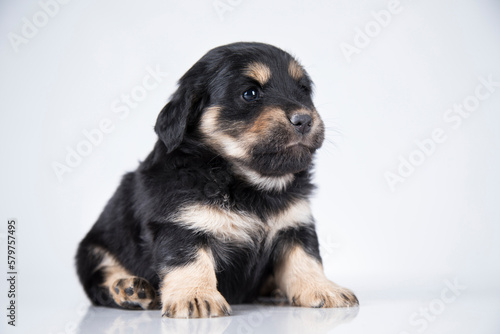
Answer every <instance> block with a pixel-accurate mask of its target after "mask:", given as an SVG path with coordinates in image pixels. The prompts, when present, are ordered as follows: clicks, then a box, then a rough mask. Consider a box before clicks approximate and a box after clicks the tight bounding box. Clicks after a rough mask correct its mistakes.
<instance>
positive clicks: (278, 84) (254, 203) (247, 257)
mask: <svg viewBox="0 0 500 334" xmlns="http://www.w3.org/2000/svg"><path fill="white" fill-rule="evenodd" d="M290 60H292V57H291V56H290V55H289V54H287V53H285V52H284V51H282V50H280V49H278V48H275V47H273V46H270V45H266V44H260V43H236V44H231V45H227V46H223V47H219V48H216V49H213V50H211V51H210V52H208V53H207V54H206V55H205V56H204V57H203V58H201V59H200V60H199V61H198V62H197V63H196V64H195V65H194V66H193V67H192V68H191V69H190V70H189V71H188V72H187V73H186V74H185V75H184V76H183V77H182V78H181V79H180V80H179V87H178V89H177V91H176V92H175V93H174V94H173V96H172V98H171V100H170V102H169V103H168V104H167V105H166V106H165V107H164V108H163V110H162V111H161V112H160V114H159V116H158V119H157V123H156V126H155V131H156V133H157V134H158V137H159V140H158V142H157V143H156V144H155V146H154V148H153V151H152V152H151V153H150V154H149V156H148V157H147V158H146V159H145V160H144V161H143V162H142V163H141V164H140V166H139V167H138V169H137V170H136V171H134V172H131V173H128V174H126V175H125V176H124V177H123V179H122V182H121V184H120V186H119V188H118V189H117V191H116V193H115V194H114V195H113V197H112V198H111V199H110V201H109V202H108V203H107V205H106V207H105V209H104V211H103V212H102V214H101V215H100V217H99V218H98V220H97V222H96V223H95V225H94V226H93V227H92V229H91V230H90V232H89V233H88V234H87V235H86V236H85V238H84V239H83V240H82V242H81V243H80V246H79V248H78V252H77V255H76V261H77V270H78V276H79V278H80V280H81V283H82V285H83V287H84V289H85V292H86V293H87V295H88V297H89V298H90V300H91V301H92V302H93V303H94V304H95V305H106V306H113V307H116V306H117V305H116V304H115V303H114V301H113V299H112V298H111V297H110V296H109V294H108V292H107V291H106V289H104V288H102V287H100V284H101V283H102V280H103V274H102V272H101V270H96V267H97V266H98V265H99V263H100V261H101V260H102V258H101V257H100V256H99V255H95V254H94V253H92V250H93V249H94V248H95V247H96V246H98V247H100V248H102V249H105V250H106V251H108V252H109V253H110V254H112V255H113V256H114V257H115V258H116V259H117V260H118V261H119V262H120V263H121V264H122V265H123V267H125V268H126V269H127V270H128V271H130V272H131V273H133V274H134V275H136V276H139V277H143V278H145V279H147V280H148V281H149V282H150V283H151V284H152V285H153V287H154V288H155V289H158V288H159V283H160V280H161V277H159V272H160V271H161V270H162V269H165V268H176V267H179V266H182V265H185V264H187V263H189V262H191V261H193V259H194V257H195V255H196V251H197V250H198V249H199V248H200V247H207V248H210V249H211V251H212V253H213V255H214V258H215V261H216V263H217V272H216V276H217V284H218V286H217V288H218V290H219V291H220V292H221V293H222V295H223V296H224V297H225V298H226V300H227V301H228V302H229V303H241V302H247V301H251V300H253V299H255V298H256V297H257V295H258V291H259V289H260V287H261V285H262V283H263V281H264V279H265V278H266V277H268V276H269V275H270V274H272V270H273V265H274V264H275V263H276V261H277V260H278V257H279V256H283V254H284V253H286V250H287V247H288V246H290V245H293V244H298V245H301V246H302V247H303V248H304V249H305V250H306V252H307V253H308V254H310V255H311V256H313V257H315V258H316V259H318V260H319V261H321V259H320V255H319V247H318V240H317V236H316V232H315V230H314V226H313V225H307V226H301V227H297V228H287V229H284V230H282V231H279V232H278V233H277V234H276V236H275V237H274V239H273V240H272V243H271V246H270V247H265V246H264V243H262V242H261V243H258V242H257V240H260V239H259V238H258V237H259V236H258V235H256V236H255V240H256V243H254V244H251V243H248V244H245V243H242V242H236V241H222V240H219V239H218V238H217V237H215V236H214V235H211V234H210V233H206V232H202V231H196V230H192V229H189V228H187V227H185V226H181V225H179V224H176V223H174V222H172V221H168V217H170V215H171V214H172V212H175V211H176V210H177V209H178V208H179V207H180V206H182V205H183V204H185V203H204V204H210V205H218V206H220V207H227V208H236V209H238V210H240V211H244V212H249V213H253V214H255V215H257V216H258V217H259V218H260V219H262V220H263V221H264V222H265V221H266V218H267V217H269V216H271V215H274V214H277V213H279V212H281V211H282V210H284V209H285V208H286V207H287V206H288V205H289V204H290V203H292V202H293V201H295V200H297V199H307V198H308V197H309V196H310V195H311V192H312V190H313V185H312V183H311V173H310V171H311V168H312V165H311V161H312V156H313V154H314V151H315V150H316V149H317V148H319V146H320V145H321V142H322V140H323V132H322V131H323V130H322V129H321V130H320V133H318V134H317V136H316V137H315V138H313V139H311V143H310V144H309V145H308V146H307V145H303V146H298V147H295V148H293V149H286V150H285V149H284V148H283V147H284V146H283V144H284V143H285V141H287V140H289V137H290V136H295V134H293V129H292V125H290V128H291V129H292V130H289V129H281V128H280V129H277V130H276V131H275V134H274V136H271V137H269V138H262V141H261V142H260V143H259V144H258V145H256V146H255V147H254V148H253V149H252V152H251V159H250V160H249V161H236V160H234V161H233V160H232V159H230V158H227V157H224V155H223V154H221V152H219V151H217V150H216V149H214V148H213V147H211V146H210V145H208V144H207V142H206V138H204V136H203V134H202V133H201V132H200V129H199V122H200V118H201V117H202V115H203V113H204V112H205V111H206V109H207V108H208V107H210V106H214V105H217V106H222V107H223V111H222V112H221V114H220V118H219V119H218V126H220V127H221V128H224V127H226V128H228V131H227V133H229V134H231V126H232V125H233V124H235V123H236V122H239V123H240V124H252V122H254V121H255V120H256V118H257V117H258V116H259V113H260V111H262V110H263V108H264V107H266V106H278V107H280V108H281V109H282V110H284V111H285V113H286V114H287V115H288V114H289V113H292V112H294V111H295V110H297V109H299V108H308V109H309V110H313V109H314V106H313V103H312V99H311V90H312V89H311V85H312V82H311V80H310V79H309V77H308V76H307V73H305V72H304V75H303V76H302V77H301V78H300V80H295V79H293V78H290V76H289V75H287V68H286V66H288V64H289V62H290ZM254 61H258V62H261V63H264V64H266V65H267V66H269V68H270V69H271V72H272V77H271V80H270V81H269V83H267V84H266V85H264V86H263V87H260V86H259V84H258V83H255V82H253V81H252V80H250V79H248V78H246V77H244V76H242V69H243V68H244V67H245V66H246V65H247V64H249V63H251V62H254ZM249 86H259V89H260V90H261V92H262V98H260V99H259V100H258V101H255V102H251V103H249V102H246V101H244V100H243V99H242V98H241V93H242V92H243V91H244V90H245V89H247V88H248V87H249ZM280 131H292V132H291V134H290V135H288V134H287V133H284V132H280ZM237 132H238V130H237V129H235V130H234V135H238V133H237ZM311 136H312V135H311ZM294 138H295V137H294ZM306 146H307V147H306ZM235 163H239V164H242V165H244V166H245V167H248V168H250V169H252V170H254V171H257V172H259V173H260V174H261V175H266V176H281V175H284V174H287V173H293V174H294V179H293V181H292V183H291V184H290V185H288V187H287V188H286V191H277V190H268V191H266V190H259V189H258V188H257V187H255V186H254V185H252V184H250V183H248V182H247V181H245V179H244V178H242V177H241V176H239V175H238V174H235V173H234V171H233V168H232V167H233V164H235Z"/></svg>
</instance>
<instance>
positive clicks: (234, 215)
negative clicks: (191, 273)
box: [170, 200, 313, 245]
mask: <svg viewBox="0 0 500 334" xmlns="http://www.w3.org/2000/svg"><path fill="white" fill-rule="evenodd" d="M170 220H171V221H174V222H176V223H178V224H181V225H183V226H185V227H187V228H190V229H193V230H195V231H203V232H207V233H211V234H213V235H214V236H216V237H217V238H218V239H221V240H224V241H237V242H244V243H255V242H261V241H263V240H264V238H265V239H266V243H267V245H269V244H270V243H271V242H272V239H273V238H274V236H275V235H276V233H278V232H279V231H280V230H282V229H286V228H289V227H297V226H300V225H306V224H312V222H313V218H312V214H311V209H310V207H309V202H308V201H306V200H297V201H295V202H293V203H292V204H290V205H289V206H288V207H287V208H286V209H285V210H283V211H282V212H280V213H278V214H276V215H273V216H270V217H268V218H267V219H266V222H263V221H261V220H260V219H259V218H258V217H257V216H256V215H251V214H248V213H245V212H241V211H238V210H234V209H224V208H221V207H219V206H216V205H207V204H190V205H186V206H184V207H182V208H180V209H179V210H178V212H177V213H175V214H174V215H173V216H171V217H170Z"/></svg>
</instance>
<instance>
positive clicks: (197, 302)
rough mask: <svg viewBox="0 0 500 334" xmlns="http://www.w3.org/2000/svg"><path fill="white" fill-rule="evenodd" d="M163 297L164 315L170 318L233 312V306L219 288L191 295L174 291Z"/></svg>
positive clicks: (222, 314)
mask: <svg viewBox="0 0 500 334" xmlns="http://www.w3.org/2000/svg"><path fill="white" fill-rule="evenodd" d="M162 299H163V301H162V305H163V307H162V315H163V316H164V317H168V318H211V317H222V316H228V315H230V314H231V307H230V306H229V304H228V303H227V302H226V300H225V299H224V297H222V295H221V294H220V292H219V291H217V290H214V291H204V292H200V291H198V292H196V293H194V294H191V295H186V294H180V293H175V292H174V293H172V294H170V295H168V296H165V298H162Z"/></svg>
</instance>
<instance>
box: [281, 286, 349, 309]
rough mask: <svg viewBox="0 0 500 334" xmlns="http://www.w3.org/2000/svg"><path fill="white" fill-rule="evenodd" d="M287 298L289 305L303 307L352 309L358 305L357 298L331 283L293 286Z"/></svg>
mask: <svg viewBox="0 0 500 334" xmlns="http://www.w3.org/2000/svg"><path fill="white" fill-rule="evenodd" d="M291 290H292V293H291V296H289V299H290V303H291V304H292V305H295V306H304V307H325V308H327V307H352V306H357V305H359V301H358V298H356V296H355V295H354V293H353V292H352V291H351V290H349V289H346V288H343V287H341V286H338V285H336V284H335V283H333V282H330V281H326V282H314V283H311V282H303V283H301V284H298V285H297V286H295V287H294V288H293V289H291Z"/></svg>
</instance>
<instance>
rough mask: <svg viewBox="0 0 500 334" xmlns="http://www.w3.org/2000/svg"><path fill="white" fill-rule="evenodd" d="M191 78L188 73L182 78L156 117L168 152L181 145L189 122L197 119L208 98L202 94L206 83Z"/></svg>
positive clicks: (158, 133) (161, 137)
mask: <svg viewBox="0 0 500 334" xmlns="http://www.w3.org/2000/svg"><path fill="white" fill-rule="evenodd" d="M188 73H189V72H188ZM190 79H191V78H190V76H188V75H185V76H184V77H183V78H181V80H180V81H179V82H180V84H179V88H177V91H176V92H175V93H174V95H173V96H172V98H171V100H170V102H168V103H167V105H166V106H165V107H163V109H162V110H161V112H160V114H159V115H158V118H157V119H156V124H155V128H154V129H155V132H156V134H157V135H158V137H159V138H160V140H161V141H162V142H163V144H164V145H165V147H166V148H167V153H170V152H172V151H173V150H175V149H176V148H177V147H178V146H179V145H180V143H181V142H182V140H183V139H184V135H185V133H186V130H187V127H188V125H189V123H190V122H193V121H194V120H196V118H197V116H198V115H199V113H200V111H201V110H202V109H203V105H204V102H205V101H206V99H207V96H206V94H202V91H203V90H202V87H203V86H204V85H201V84H200V83H199V82H193V80H190ZM200 79H201V76H200V78H198V80H200Z"/></svg>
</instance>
